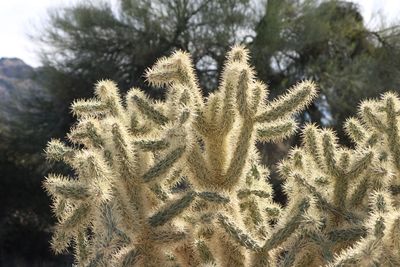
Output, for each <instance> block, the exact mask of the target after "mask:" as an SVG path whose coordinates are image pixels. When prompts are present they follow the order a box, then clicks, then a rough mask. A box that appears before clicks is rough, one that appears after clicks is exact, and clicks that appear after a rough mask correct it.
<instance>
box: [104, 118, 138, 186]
mask: <svg viewBox="0 0 400 267" xmlns="http://www.w3.org/2000/svg"><path fill="white" fill-rule="evenodd" d="M110 124H111V136H112V142H113V152H114V154H115V155H114V156H115V157H116V159H117V161H115V162H116V163H117V166H118V169H119V172H120V173H119V174H120V176H121V177H122V178H123V179H125V180H131V181H132V182H136V183H138V182H139V178H138V175H137V170H136V169H135V162H136V156H137V155H136V153H135V151H134V148H133V147H131V146H130V145H131V143H132V141H131V140H130V139H131V138H129V135H128V132H127V130H126V129H125V127H124V126H123V125H122V124H121V123H120V122H119V121H116V120H115V121H114V120H111V121H110Z"/></svg>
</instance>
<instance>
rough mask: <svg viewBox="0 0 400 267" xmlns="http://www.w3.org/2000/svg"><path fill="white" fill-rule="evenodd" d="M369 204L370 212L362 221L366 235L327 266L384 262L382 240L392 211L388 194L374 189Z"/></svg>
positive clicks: (366, 264) (367, 264) (365, 264)
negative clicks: (364, 220) (363, 221)
mask: <svg viewBox="0 0 400 267" xmlns="http://www.w3.org/2000/svg"><path fill="white" fill-rule="evenodd" d="M370 206H371V208H372V212H371V213H370V217H369V218H368V219H367V220H366V222H365V223H364V226H365V228H366V229H367V236H366V237H365V238H363V239H361V240H360V241H358V242H357V243H356V244H355V245H353V246H352V247H350V248H349V249H347V250H345V251H343V252H342V253H341V254H340V255H338V256H337V257H336V258H335V260H334V261H333V262H332V263H331V264H330V265H329V266H370V265H371V264H373V265H376V264H383V263H384V262H385V255H383V247H384V243H383V242H382V240H383V238H384V235H385V232H386V225H387V222H388V219H389V217H388V215H389V214H390V213H391V211H393V206H392V205H391V198H390V195H389V194H388V192H387V191H375V192H374V193H373V194H372V195H371V196H370ZM346 264H347V265H346Z"/></svg>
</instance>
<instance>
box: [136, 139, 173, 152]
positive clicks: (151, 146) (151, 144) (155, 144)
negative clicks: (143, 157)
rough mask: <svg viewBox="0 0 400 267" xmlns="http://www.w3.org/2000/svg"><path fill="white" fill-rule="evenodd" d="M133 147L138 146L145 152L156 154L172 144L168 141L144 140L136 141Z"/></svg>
mask: <svg viewBox="0 0 400 267" xmlns="http://www.w3.org/2000/svg"><path fill="white" fill-rule="evenodd" d="M133 145H134V146H137V147H138V148H139V149H141V150H142V151H143V152H149V151H151V152H155V151H160V150H164V149H166V148H168V147H169V145H170V144H169V142H168V141H167V140H166V139H159V140H155V139H142V140H138V141H134V142H133Z"/></svg>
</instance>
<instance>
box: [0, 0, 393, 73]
mask: <svg viewBox="0 0 400 267" xmlns="http://www.w3.org/2000/svg"><path fill="white" fill-rule="evenodd" d="M78 1H79V0H0V36H1V38H0V58H1V57H18V58H21V59H22V60H24V61H25V62H26V63H28V64H30V65H32V66H38V65H40V63H39V60H38V58H37V57H36V56H35V46H34V45H35V44H34V43H33V42H32V41H31V40H30V39H29V38H28V34H29V33H33V32H34V31H35V27H38V26H40V23H41V22H43V19H44V18H45V17H46V13H47V10H48V9H51V8H56V7H58V6H60V5H61V6H68V5H70V4H73V3H75V2H78ZM81 1H84V0H81ZM108 1H114V0H108ZM352 2H356V3H358V4H359V5H360V7H361V11H362V14H363V16H364V18H365V21H366V23H367V25H368V26H370V27H373V26H374V25H376V24H377V21H381V20H382V19H384V20H385V22H386V23H391V22H393V21H394V20H396V19H400V0H353V1H352ZM373 14H379V15H380V16H373Z"/></svg>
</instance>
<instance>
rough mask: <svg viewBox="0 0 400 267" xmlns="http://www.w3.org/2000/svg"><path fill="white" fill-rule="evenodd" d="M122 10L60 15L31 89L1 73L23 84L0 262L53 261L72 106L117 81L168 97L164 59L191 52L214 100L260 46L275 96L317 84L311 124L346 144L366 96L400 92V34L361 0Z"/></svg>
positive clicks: (6, 111)
mask: <svg viewBox="0 0 400 267" xmlns="http://www.w3.org/2000/svg"><path fill="white" fill-rule="evenodd" d="M113 3H115V5H111V4H110V3H109V2H104V1H91V2H87V1H82V2H81V3H80V4H77V5H75V6H70V7H66V8H60V9H57V10H53V11H51V12H50V13H49V16H48V22H47V24H46V26H45V27H43V28H42V29H41V30H40V32H37V33H35V34H34V36H35V40H36V41H37V42H38V43H40V44H41V46H42V47H43V49H42V50H41V51H40V56H41V59H42V64H43V66H42V67H40V68H39V69H36V70H31V71H30V72H29V73H28V74H29V75H28V76H27V77H26V79H28V80H29V81H30V82H31V83H30V84H31V86H28V87H29V89H26V87H24V86H22V85H21V84H22V83H18V82H17V78H15V77H11V78H10V77H9V75H8V76H7V75H5V74H1V75H0V82H1V83H0V86H3V85H4V84H6V85H7V86H9V85H10V84H11V85H12V87H13V89H12V90H9V92H11V93H9V95H8V97H7V98H2V99H4V100H0V101H3V102H2V103H1V105H0V140H1V144H0V150H1V152H2V153H0V155H1V156H0V164H1V165H0V166H1V167H0V170H1V174H0V176H1V180H0V190H1V198H2V200H3V202H2V203H3V205H2V206H1V208H0V214H1V217H0V218H1V219H0V229H1V230H0V253H1V254H0V256H1V257H3V258H4V260H3V261H4V262H5V263H7V261H6V260H5V259H6V258H7V257H6V255H9V257H8V259H7V260H8V261H9V260H12V258H15V257H19V258H25V259H27V258H29V257H30V258H37V259H38V260H39V261H41V260H42V259H39V258H46V259H47V260H49V257H50V256H49V255H51V252H50V251H48V248H49V245H48V237H49V232H50V231H51V225H52V224H53V223H54V221H53V219H52V218H51V215H50V209H49V203H50V200H49V199H47V196H46V195H45V193H44V191H43V189H42V188H41V181H42V179H43V176H44V175H45V174H46V173H47V172H48V171H49V169H51V170H52V171H53V170H54V168H64V166H53V165H52V164H51V163H48V162H46V161H45V160H44V158H43V155H42V151H43V148H44V146H45V143H46V141H47V140H49V139H50V138H51V137H63V136H64V135H65V133H66V132H67V129H69V128H70V126H71V125H72V124H73V121H74V120H73V118H72V117H71V115H70V112H69V106H70V103H71V102H72V101H73V100H74V99H77V98H84V97H90V96H91V95H92V91H93V90H92V88H93V84H94V83H95V82H96V81H98V80H100V79H112V80H114V81H116V82H117V83H118V85H119V87H120V88H121V90H125V91H126V90H128V89H129V88H131V87H133V86H135V87H141V88H143V89H145V90H146V92H147V93H148V94H150V95H151V96H152V97H154V98H162V97H163V92H162V91H161V90H160V89H158V88H151V87H149V86H148V85H147V84H146V83H145V81H144V77H143V73H144V72H145V70H146V68H148V67H150V66H151V65H152V64H153V63H154V62H155V60H156V59H157V58H159V57H161V56H165V55H169V54H170V53H171V52H173V51H174V50H176V49H182V50H186V51H188V52H190V53H191V55H192V58H193V60H194V62H195V67H196V72H197V74H198V76H199V79H200V81H199V82H200V84H201V85H202V86H203V89H204V92H203V93H204V95H207V94H208V93H209V92H211V91H212V90H213V89H214V88H215V87H216V85H217V83H218V79H219V73H220V71H221V68H222V67H223V66H222V62H223V59H224V55H225V53H226V51H227V50H228V49H229V47H230V46H232V45H233V44H235V43H241V44H245V45H247V46H248V47H249V49H250V50H251V52H252V53H251V60H252V61H253V62H252V63H253V64H254V65H255V67H256V72H257V73H258V76H259V78H260V79H262V80H263V81H265V82H266V83H267V84H268V85H269V87H270V90H271V93H270V97H271V98H273V97H274V96H276V95H277V94H279V93H280V92H281V91H282V90H283V89H285V88H288V87H290V86H291V85H293V84H294V83H296V82H297V81H299V80H303V79H312V80H314V81H316V82H317V84H318V86H319V88H320V97H319V99H318V100H317V101H316V102H315V103H314V104H313V105H312V106H311V107H310V108H309V109H308V110H307V111H306V112H305V113H303V114H301V115H300V116H299V118H300V119H301V120H303V121H313V122H316V123H318V124H322V125H328V126H331V127H332V128H334V129H335V130H337V131H338V132H339V134H340V136H341V137H342V136H343V132H342V130H341V127H342V124H343V120H344V119H345V118H346V117H348V116H350V115H353V114H354V113H355V111H356V107H357V105H358V103H359V102H360V100H361V99H363V98H366V97H376V96H378V95H379V94H380V93H382V92H383V91H386V90H387V89H396V88H400V86H399V85H400V75H399V73H398V72H399V71H400V47H399V45H400V42H399V32H400V30H399V27H397V26H390V27H385V28H381V29H378V30H371V29H368V28H367V27H366V25H365V22H364V20H363V18H362V16H361V14H360V11H359V8H358V6H356V5H355V4H353V3H351V2H344V1H332V0H326V1H316V0H302V1H300V0H264V1H262V0H252V1H251V0H228V1H227V0H216V1H210V0H203V1H202V0H172V1H171V0H157V1H151V0H141V1H139V0H119V1H115V2H113ZM6 85H4V86H6ZM24 88H25V89H24ZM296 142H297V139H294V140H289V141H287V142H286V143H281V144H276V145H274V146H269V147H260V149H261V152H262V153H263V155H264V156H265V157H264V158H265V161H266V162H268V163H273V162H276V161H277V160H279V158H280V157H281V155H282V154H283V153H286V151H287V149H288V147H289V146H290V145H292V144H296ZM279 197H281V196H278V198H279ZM16 199H18V201H16ZM16 222H18V223H16ZM24 229H25V230H26V229H36V232H34V233H33V234H32V235H35V236H29V237H28V236H27V235H28V234H27V233H26V232H24V231H25V230H24ZM22 233H24V234H22ZM27 240H32V242H27ZM33 247H35V248H40V249H41V250H40V252H38V251H37V250H33V249H32V248H33ZM51 260H54V259H51ZM62 261H65V259H64V258H60V259H59V263H58V264H60V262H62ZM67 261H68V260H67ZM67 261H66V262H67ZM0 263H2V262H0ZM5 263H4V264H5ZM0 265H1V264H0ZM22 266H24V265H22ZM57 266H59V265H57Z"/></svg>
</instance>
